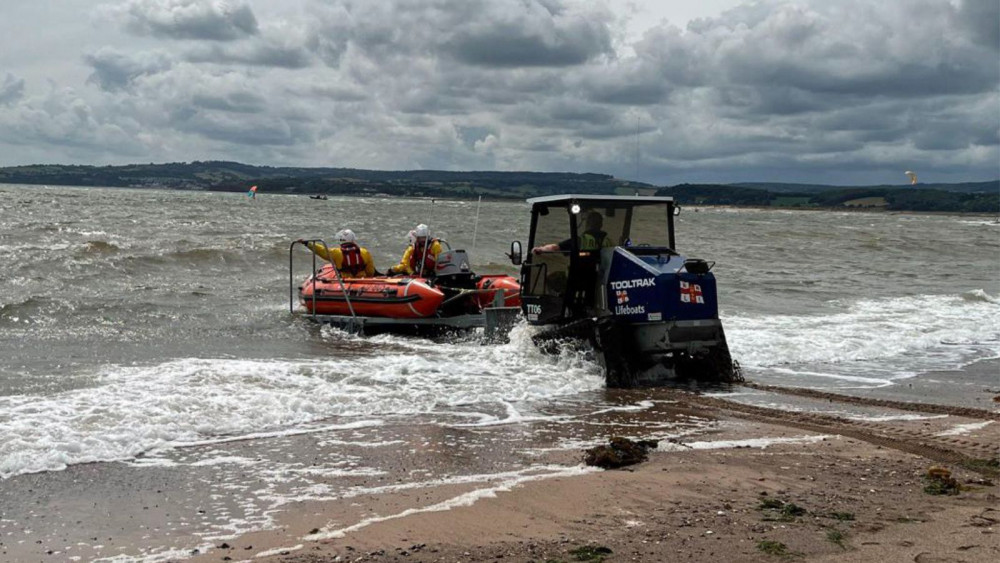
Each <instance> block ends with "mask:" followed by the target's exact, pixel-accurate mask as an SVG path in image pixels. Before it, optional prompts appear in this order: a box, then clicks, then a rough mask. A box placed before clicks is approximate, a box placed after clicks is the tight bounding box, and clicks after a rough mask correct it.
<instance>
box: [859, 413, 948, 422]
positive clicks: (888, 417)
mask: <svg viewBox="0 0 1000 563" xmlns="http://www.w3.org/2000/svg"><path fill="white" fill-rule="evenodd" d="M846 418H848V419H850V420H860V421H863V422H891V421H893V420H933V419H935V418H948V415H946V414H883V415H861V414H856V415H850V416H847V417H846Z"/></svg>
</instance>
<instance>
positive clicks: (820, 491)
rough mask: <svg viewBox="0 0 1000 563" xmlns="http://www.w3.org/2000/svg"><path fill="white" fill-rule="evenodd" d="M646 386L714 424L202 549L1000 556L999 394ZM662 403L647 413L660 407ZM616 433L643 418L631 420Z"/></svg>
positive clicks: (455, 557)
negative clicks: (891, 402)
mask: <svg viewBox="0 0 1000 563" xmlns="http://www.w3.org/2000/svg"><path fill="white" fill-rule="evenodd" d="M632 393H637V392H632ZM646 395H647V396H652V397H654V398H655V400H656V401H657V402H658V405H659V404H669V408H667V407H664V409H665V410H664V411H662V412H666V411H667V410H669V411H670V412H672V413H673V414H674V415H678V414H679V413H685V414H687V415H692V416H704V417H712V418H713V419H714V420H715V425H714V427H713V429H712V430H711V431H710V432H708V433H706V434H701V435H699V436H697V437H693V438H691V439H686V438H680V439H670V440H666V441H661V443H660V445H659V447H658V448H657V450H656V451H654V452H652V453H651V455H650V458H649V460H648V461H646V462H644V463H641V464H638V465H635V466H632V467H629V468H625V469H621V470H608V471H604V470H594V469H593V468H584V467H583V466H582V465H578V466H574V465H573V462H574V460H575V461H579V460H580V459H582V451H577V452H571V451H563V452H558V453H557V454H555V455H549V456H546V458H545V459H546V462H547V463H555V464H561V465H563V466H564V467H566V468H567V469H566V470H565V473H564V474H558V473H556V474H551V473H550V474H546V475H544V476H541V475H532V474H531V473H530V472H522V473H518V474H512V475H510V476H509V477H508V478H507V479H505V480H504V481H502V482H501V483H499V484H495V485H492V486H490V487H486V488H484V487H483V486H482V485H480V484H476V483H466V484H460V485H449V486H441V487H433V488H420V489H413V490H405V491H399V490H395V491H392V492H387V493H385V494H371V495H365V496H363V497H358V498H351V499H345V500H343V501H333V502H317V503H311V502H303V503H300V504H298V505H296V506H295V508H294V509H292V510H287V511H285V512H284V513H283V515H282V516H281V517H280V518H279V521H278V525H277V526H276V528H275V529H274V530H270V531H266V532H258V533H252V534H247V535H245V536H241V537H238V538H236V539H234V540H228V541H225V542H219V543H218V544H217V545H216V546H215V547H214V548H213V549H211V550H210V551H208V552H207V553H201V554H195V555H194V560H196V561H220V560H222V561H230V560H232V561H237V560H255V561H284V562H312V561H537V562H543V561H545V562H548V561H567V562H568V561H609V562H610V561H678V560H683V561H778V560H783V559H791V558H794V559H805V560H809V561H915V562H920V563H929V562H945V561H949V562H958V561H996V560H998V558H1000V535H998V532H1000V502H998V498H1000V488H998V486H997V485H996V483H997V467H996V460H997V453H998V452H997V445H998V444H1000V424H997V423H996V421H997V420H998V419H1000V414H998V413H997V412H996V410H995V409H993V410H989V409H981V410H976V409H968V408H965V409H963V408H959V407H956V408H954V409H953V410H954V412H955V413H962V414H964V415H965V416H956V415H954V414H952V415H941V414H938V415H927V416H920V415H914V414H913V413H914V412H915V411H918V410H919V409H920V405H919V404H917V403H909V408H907V410H905V411H904V410H898V411H896V412H895V414H894V415H888V416H882V417H881V419H877V417H870V418H868V419H863V418H862V419H857V417H856V418H855V419H852V418H844V417H838V416H831V415H823V414H803V413H802V412H792V411H787V410H781V409H768V408H764V407H753V406H749V405H737V404H736V403H735V402H732V401H729V400H726V399H718V398H713V397H709V396H705V395H704V394H701V395H694V394H689V393H686V392H683V391H676V390H654V391H649V392H646ZM823 400H824V401H826V402H832V401H833V400H832V399H831V398H829V397H827V398H824V399H823ZM660 401H662V403H660ZM881 401H884V399H859V398H853V399H848V400H847V401H846V403H845V404H852V405H858V404H861V405H864V404H865V403H866V402H868V403H872V404H877V403H879V402H881ZM898 406H906V405H904V404H903V403H902V402H900V404H899V405H898ZM657 410H658V409H653V411H652V412H648V413H647V414H646V415H645V418H647V419H648V418H655V417H657V416H660V415H661V414H662V412H660V413H659V414H658V413H657V412H656V411H657ZM930 410H934V409H933V408H931V409H930ZM970 415H975V416H970ZM607 430H608V431H609V432H613V433H617V434H623V433H627V432H629V429H628V428H627V425H626V426H619V427H612V428H608V429H607ZM934 466H939V467H945V468H947V469H948V470H949V471H951V472H952V474H953V476H954V477H955V478H956V480H957V481H958V483H959V484H960V489H961V490H960V492H959V493H958V494H956V495H932V494H928V493H927V492H925V490H924V489H925V487H926V486H927V484H928V481H927V479H926V475H927V472H928V469H930V468H931V467H934Z"/></svg>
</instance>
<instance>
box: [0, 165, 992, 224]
mask: <svg viewBox="0 0 1000 563" xmlns="http://www.w3.org/2000/svg"><path fill="white" fill-rule="evenodd" d="M0 183H6V184H51V185H66V186H107V187H138V188H161V189H185V190H212V191H230V192H242V191H246V190H247V189H248V188H249V187H250V186H251V185H257V186H258V188H259V191H260V193H287V194H327V195H378V194H387V195H396V196H412V197H441V198H475V197H477V196H485V197H492V198H510V199H524V198H529V197H538V196H544V195H555V194H565V193H581V194H633V193H643V194H651V193H656V194H657V195H668V196H673V197H674V198H675V199H676V200H677V201H678V202H680V203H681V204H697V205H735V206H747V205H749V206H761V207H797V208H862V209H863V208H867V209H885V210H892V211H904V210H905V211H951V212H976V213H1000V180H993V181H988V182H967V183H959V184H927V185H925V184H918V185H916V186H906V187H902V186H885V185H883V186H863V187H843V186H828V185H816V184H781V183H742V184H680V185H676V186H669V187H657V186H653V185H651V184H646V183H641V182H631V181H627V180H620V179H617V178H615V177H613V176H610V175H608V174H576V173H568V172H493V171H471V172H453V171H442V170H403V171H383V170H361V169H354V168H301V167H272V166H253V165H249V164H242V163H239V162H225V161H195V162H190V163H187V162H180V163H168V164H152V163H151V164H132V165H125V166H79V165H72V166H70V165H30V166H12V167H7V168H0Z"/></svg>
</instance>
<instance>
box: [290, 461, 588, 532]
mask: <svg viewBox="0 0 1000 563" xmlns="http://www.w3.org/2000/svg"><path fill="white" fill-rule="evenodd" d="M538 469H539V468H529V469H527V470H525V471H537V470H538ZM595 471H600V469H596V468H591V467H585V466H582V465H578V466H574V467H560V468H558V469H553V470H550V472H548V473H540V474H539V473H532V474H523V472H518V473H519V474H518V475H517V476H514V477H506V478H504V479H503V481H501V482H500V483H499V484H497V485H494V486H491V487H486V488H482V489H476V490H474V491H470V492H467V493H463V494H461V495H458V496H456V497H453V498H450V499H448V500H445V501H442V502H439V503H436V504H432V505H430V506H425V507H421V508H409V509H407V510H404V511H402V512H399V513H396V514H391V515H388V516H373V517H371V518H365V519H364V520H362V521H360V522H358V523H357V524H354V525H351V526H347V527H344V528H338V529H334V530H320V531H319V532H318V533H315V534H310V535H307V536H305V537H303V538H302V539H304V540H307V541H321V540H329V539H335V538H342V537H344V536H346V535H347V534H349V533H351V532H354V531H357V530H360V529H361V528H365V527H367V526H370V525H372V524H376V523H378V522H385V521H386V520H394V519H397V518H405V517H407V516H411V515H413V514H421V513H425V512H443V511H446V510H451V509H453V508H459V507H463V506H472V505H473V504H475V503H476V502H477V501H479V500H481V499H484V498H494V497H496V495H497V493H500V492H506V491H509V490H511V489H513V488H514V487H516V486H518V485H521V484H523V483H527V482H530V481H539V480H542V479H551V478H554V477H572V476H575V475H583V474H585V473H593V472H595ZM497 476H499V475H497ZM495 477H496V476H495Z"/></svg>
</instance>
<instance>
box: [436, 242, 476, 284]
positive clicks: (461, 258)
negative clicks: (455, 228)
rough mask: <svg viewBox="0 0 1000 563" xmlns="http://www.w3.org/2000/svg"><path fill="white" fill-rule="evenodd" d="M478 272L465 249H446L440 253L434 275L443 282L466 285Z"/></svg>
mask: <svg viewBox="0 0 1000 563" xmlns="http://www.w3.org/2000/svg"><path fill="white" fill-rule="evenodd" d="M475 275H476V274H475V273H473V271H472V266H471V265H470V264H469V254H468V253H467V252H466V251H464V250H451V249H449V250H445V251H443V252H441V254H438V257H437V264H436V265H435V266H434V276H435V277H436V278H437V279H438V281H439V282H441V283H447V284H451V285H456V286H464V285H466V284H467V283H468V282H471V281H472V278H473V277H474V276H475Z"/></svg>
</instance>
